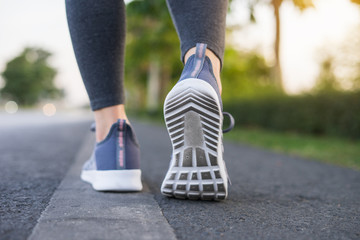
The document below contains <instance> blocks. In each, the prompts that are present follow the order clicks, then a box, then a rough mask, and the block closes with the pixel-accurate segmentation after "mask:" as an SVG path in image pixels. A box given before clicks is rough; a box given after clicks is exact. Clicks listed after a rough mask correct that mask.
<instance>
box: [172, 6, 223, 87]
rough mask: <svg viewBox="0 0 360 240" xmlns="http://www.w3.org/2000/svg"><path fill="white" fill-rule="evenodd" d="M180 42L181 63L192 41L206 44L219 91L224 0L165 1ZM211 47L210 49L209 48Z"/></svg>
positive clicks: (185, 57)
mask: <svg viewBox="0 0 360 240" xmlns="http://www.w3.org/2000/svg"><path fill="white" fill-rule="evenodd" d="M167 4H168V7H169V9H170V12H171V16H172V19H173V22H174V24H175V27H176V30H177V33H178V35H179V38H180V42H181V46H180V47H181V59H182V61H183V62H184V63H186V62H187V60H188V59H189V57H190V56H191V55H193V54H195V46H196V43H206V44H207V48H208V49H207V50H206V53H205V54H206V55H207V56H208V57H209V58H210V60H211V63H212V67H213V70H214V75H215V77H216V80H217V83H218V86H219V90H220V92H221V81H220V70H221V66H222V62H223V56H224V48H225V23H226V13H227V9H228V1H227V0H217V1H208V0H196V1H193V0H182V1H178V0H167ZM210 50H211V51H210Z"/></svg>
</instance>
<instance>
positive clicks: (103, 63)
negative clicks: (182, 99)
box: [65, 0, 228, 110]
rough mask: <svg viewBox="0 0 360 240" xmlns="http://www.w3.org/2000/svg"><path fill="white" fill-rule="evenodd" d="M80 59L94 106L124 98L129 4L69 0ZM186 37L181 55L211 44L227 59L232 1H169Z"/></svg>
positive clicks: (180, 32)
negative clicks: (226, 47)
mask: <svg viewBox="0 0 360 240" xmlns="http://www.w3.org/2000/svg"><path fill="white" fill-rule="evenodd" d="M65 2H66V13H67V19H68V24H69V29H70V35H71V40H72V43H73V47H74V52H75V56H76V60H77V63H78V65H79V69H80V73H81V76H82V79H83V81H84V84H85V88H86V91H87V93H88V95H89V98H90V103H91V108H92V110H98V109H101V108H104V107H109V106H114V105H117V104H123V103H124V87H123V86H124V85H123V82H124V81H123V78H124V48H125V30H126V27H125V4H124V2H123V1H122V0H65ZM167 3H168V7H169V9H170V12H171V16H172V19H173V22H174V24H175V27H176V30H177V33H178V35H179V38H180V42H181V59H184V56H185V53H186V52H187V51H188V50H189V49H190V48H192V47H195V45H196V43H199V42H201V43H206V44H207V45H208V48H209V49H210V50H212V52H214V53H215V55H216V56H217V57H218V58H219V59H220V61H221V62H222V58H223V55H224V45H225V18H226V12H227V6H228V1H227V0H213V1H209V0H167Z"/></svg>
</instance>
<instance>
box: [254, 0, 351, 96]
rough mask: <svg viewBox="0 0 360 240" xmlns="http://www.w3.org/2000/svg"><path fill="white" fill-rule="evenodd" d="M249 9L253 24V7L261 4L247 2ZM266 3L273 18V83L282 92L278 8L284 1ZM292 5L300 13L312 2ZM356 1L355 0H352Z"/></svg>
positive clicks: (298, 0)
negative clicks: (271, 8)
mask: <svg viewBox="0 0 360 240" xmlns="http://www.w3.org/2000/svg"><path fill="white" fill-rule="evenodd" d="M248 1H249V9H250V20H251V21H252V22H255V17H254V14H253V11H254V6H255V5H256V4H258V3H259V2H261V1H260V0H248ZM265 1H266V3H270V4H271V6H272V7H273V9H274V17H275V41H274V56H275V63H274V68H273V81H274V83H275V85H276V86H277V87H278V89H279V90H283V81H282V71H281V61H280V41H281V31H280V30H281V18H280V7H281V4H282V3H283V1H284V0H270V1H268V0H265ZM291 1H292V2H293V4H294V5H295V6H296V7H297V8H299V9H300V10H301V11H303V10H305V9H306V8H309V7H313V6H314V5H313V2H312V0H291ZM354 1H357V0H354Z"/></svg>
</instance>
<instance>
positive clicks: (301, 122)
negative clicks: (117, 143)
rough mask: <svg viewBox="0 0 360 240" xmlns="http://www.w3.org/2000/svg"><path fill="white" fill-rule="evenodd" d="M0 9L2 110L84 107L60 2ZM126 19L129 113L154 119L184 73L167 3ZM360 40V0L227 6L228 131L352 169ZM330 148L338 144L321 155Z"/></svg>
mask: <svg viewBox="0 0 360 240" xmlns="http://www.w3.org/2000/svg"><path fill="white" fill-rule="evenodd" d="M0 6H1V7H0V72H1V77H0V89H1V90H0V111H2V112H4V113H7V114H16V113H17V112H18V111H21V109H27V110H29V109H30V110H31V111H41V112H43V113H44V114H45V115H47V116H54V115H56V113H57V112H59V111H68V110H69V109H72V110H74V109H78V108H88V105H89V104H88V98H87V95H86V92H85V88H84V86H83V84H82V80H81V77H80V74H79V71H78V68H77V64H76V60H75V57H74V54H73V50H72V46H71V41H70V36H69V32H68V27H67V22H66V13H65V3H64V1H63V0H53V1H47V0H31V1H28V0H27V1H25V0H12V1H8V0H0ZM127 17H128V21H127V45H126V70H125V81H126V83H125V85H126V95H127V103H126V104H127V109H128V110H129V111H130V112H133V113H142V115H143V116H144V115H146V116H154V117H155V118H159V117H160V116H161V111H162V110H161V108H162V102H163V100H164V98H165V96H166V94H167V92H168V91H169V90H170V89H171V87H172V86H173V84H174V83H175V82H176V81H177V79H178V77H179V75H180V73H181V70H182V63H181V62H180V51H179V41H178V39H177V35H176V32H175V29H174V26H173V24H172V22H171V18H170V15H169V13H168V11H167V7H166V3H165V1H164V0H148V1H127ZM359 38H360V1H359V0H232V1H230V5H229V14H228V19H227V40H226V41H227V48H226V52H225V61H224V67H223V71H222V82H223V101H224V108H225V110H226V111H229V112H231V113H232V114H233V115H234V117H235V119H236V121H237V129H238V131H235V132H234V133H233V134H232V135H230V137H231V138H233V139H235V140H240V141H245V142H250V143H253V144H255V145H261V146H265V147H269V148H272V149H275V150H280V151H285V152H289V153H299V152H300V155H302V156H307V157H315V158H319V159H324V160H328V159H333V160H331V161H333V162H335V163H339V164H344V162H348V163H346V164H345V165H350V166H355V167H356V166H360V159H359V157H356V156H355V155H356V154H357V155H358V156H359V155H360V154H358V152H356V150H354V149H359V148H360V147H359V146H360V145H359V139H360V104H359V103H360V42H359ZM239 131H240V132H239ZM258 131H260V132H258ZM278 133H280V134H282V135H273V134H278ZM266 134H270V135H266ZM259 136H261V137H259ZM266 136H268V137H269V138H268V139H267V138H266ZM285 136H287V137H288V138H286V137H285ZM302 137H303V138H302ZM308 137H310V138H308ZM311 137H315V139H321V140H319V141H323V142H327V141H330V140H329V139H332V140H331V141H332V142H330V143H329V144H328V145H327V146H328V147H327V148H326V147H325V145H326V144H325V143H323V142H322V143H321V144H320V145H317V144H318V142H312V141H313V140H314V138H311ZM299 139H300V140H299ZM292 141H295V142H294V143H293V142H292ZM314 141H315V140H314ZM316 141H317V140H316ZM289 143H291V144H289ZM324 144H325V145H324ZM287 145H289V146H287ZM335 146H337V147H338V148H341V149H342V151H340V150H339V151H338V152H336V153H333V152H329V151H330V150H329V149H333V148H334V147H335ZM344 146H346V147H349V154H350V152H351V154H353V155H354V156H352V157H348V158H346V157H345V158H346V159H347V160H346V159H345V160H344V157H339V156H344V151H345V150H344V148H346V147H344ZM319 148H320V150H319ZM294 149H295V150H294ZM297 149H300V150H299V151H298V150H297ZM319 152H321V153H319ZM341 152H343V155H341ZM345 155H346V154H345ZM338 158H341V159H340V160H336V159H338Z"/></svg>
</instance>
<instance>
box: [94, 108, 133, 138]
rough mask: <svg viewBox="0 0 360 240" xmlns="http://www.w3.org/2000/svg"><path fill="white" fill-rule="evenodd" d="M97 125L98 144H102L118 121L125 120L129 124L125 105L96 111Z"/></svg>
mask: <svg viewBox="0 0 360 240" xmlns="http://www.w3.org/2000/svg"><path fill="white" fill-rule="evenodd" d="M94 115H95V124H96V131H95V135H96V142H100V141H102V140H104V139H105V137H106V136H107V134H108V133H109V130H110V128H111V126H112V125H113V124H114V123H115V122H116V121H117V120H118V119H125V120H126V122H127V123H128V124H129V120H128V118H127V116H126V112H125V107H124V104H120V105H115V106H111V107H106V108H102V109H99V110H96V111H94Z"/></svg>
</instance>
